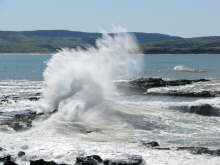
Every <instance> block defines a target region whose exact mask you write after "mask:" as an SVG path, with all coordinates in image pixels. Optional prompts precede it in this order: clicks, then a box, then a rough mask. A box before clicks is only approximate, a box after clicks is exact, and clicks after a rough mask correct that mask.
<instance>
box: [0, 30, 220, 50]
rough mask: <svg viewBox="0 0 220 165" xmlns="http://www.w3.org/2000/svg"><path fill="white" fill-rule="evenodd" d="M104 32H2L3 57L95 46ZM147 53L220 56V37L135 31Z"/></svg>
mask: <svg viewBox="0 0 220 165" xmlns="http://www.w3.org/2000/svg"><path fill="white" fill-rule="evenodd" d="M101 35H102V34H101V33H88V32H78V31H68V30H37V31H0V53H1V54H4V53H6V54H13V53H14V54H20V53H24V54H28V53H33V54H48V53H54V52H56V51H57V50H59V49H61V48H76V47H82V48H85V47H87V46H88V45H95V41H96V39H97V38H99V37H101ZM133 35H134V36H135V37H136V39H137V42H138V44H139V46H140V49H141V51H142V52H143V53H144V54H206V53H207V54H208V53H210V54H220V36H207V37H195V38H183V37H178V36H170V35H165V34H160V33H141V32H133Z"/></svg>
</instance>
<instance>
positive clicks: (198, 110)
mask: <svg viewBox="0 0 220 165" xmlns="http://www.w3.org/2000/svg"><path fill="white" fill-rule="evenodd" d="M170 108H173V109H177V110H180V111H181V112H184V113H195V114H198V115H203V116H220V109H218V108H215V107H213V106H212V105H210V104H200V105H191V106H172V107H170Z"/></svg>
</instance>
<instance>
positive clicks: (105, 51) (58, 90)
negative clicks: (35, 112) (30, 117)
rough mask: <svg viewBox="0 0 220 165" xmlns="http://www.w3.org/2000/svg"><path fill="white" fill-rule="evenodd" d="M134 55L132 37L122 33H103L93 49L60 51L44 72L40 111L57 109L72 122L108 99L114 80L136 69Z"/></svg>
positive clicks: (135, 47) (136, 47)
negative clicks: (42, 104)
mask: <svg viewBox="0 0 220 165" xmlns="http://www.w3.org/2000/svg"><path fill="white" fill-rule="evenodd" d="M136 53H138V46H137V44H136V42H135V39H134V37H133V36H132V35H131V34H128V33H124V32H123V33H115V34H111V35H109V34H107V33H104V34H103V36H102V38H100V39H98V40H97V41H96V46H95V47H88V48H86V49H81V48H77V49H63V50H62V51H59V52H58V53H56V54H55V55H53V56H52V58H51V59H50V60H49V62H48V63H47V68H46V70H45V71H44V75H43V76H44V83H45V88H44V90H43V97H44V108H43V110H44V111H46V112H51V111H53V110H54V109H57V110H58V111H62V113H64V114H65V115H66V116H68V119H71V120H73V119H76V118H78V117H79V116H80V114H82V113H84V112H86V111H87V110H89V109H91V108H93V107H94V106H97V105H99V104H101V103H102V102H103V101H104V100H106V99H109V98H111V97H112V94H113V93H114V90H115V88H114V85H113V80H114V79H115V77H117V76H119V75H122V74H124V75H126V74H128V73H129V72H130V71H131V70H134V69H135V67H136V63H135V60H134V59H135V56H136V55H135V54H136Z"/></svg>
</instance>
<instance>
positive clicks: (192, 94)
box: [147, 90, 220, 97]
mask: <svg viewBox="0 0 220 165" xmlns="http://www.w3.org/2000/svg"><path fill="white" fill-rule="evenodd" d="M147 94H150V95H165V96H181V97H217V96H219V94H220V91H215V92H212V91H200V92H191V91H178V90H170V91H167V92H166V93H165V92H162V93H161V92H148V93H147Z"/></svg>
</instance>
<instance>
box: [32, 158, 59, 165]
mask: <svg viewBox="0 0 220 165" xmlns="http://www.w3.org/2000/svg"><path fill="white" fill-rule="evenodd" d="M30 165H58V164H57V163H55V162H54V161H50V162H47V161H45V160H43V159H39V160H31V161H30Z"/></svg>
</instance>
